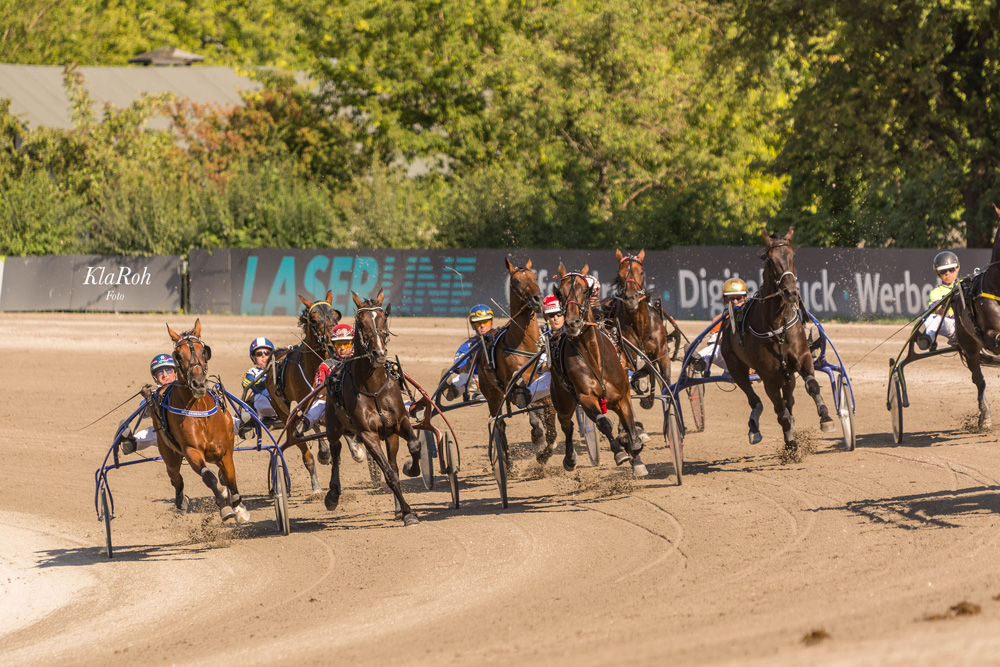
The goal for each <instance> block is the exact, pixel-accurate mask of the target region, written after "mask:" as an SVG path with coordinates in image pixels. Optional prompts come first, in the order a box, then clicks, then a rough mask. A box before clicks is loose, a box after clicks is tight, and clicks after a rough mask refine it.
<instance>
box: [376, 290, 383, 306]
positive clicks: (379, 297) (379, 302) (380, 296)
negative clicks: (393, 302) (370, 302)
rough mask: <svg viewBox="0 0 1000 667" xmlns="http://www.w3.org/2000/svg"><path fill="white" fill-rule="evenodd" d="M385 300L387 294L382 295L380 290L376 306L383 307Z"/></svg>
mask: <svg viewBox="0 0 1000 667" xmlns="http://www.w3.org/2000/svg"><path fill="white" fill-rule="evenodd" d="M383 299H385V294H383V293H382V289H381V288H379V291H378V294H377V295H375V305H376V306H381V305H382V300H383Z"/></svg>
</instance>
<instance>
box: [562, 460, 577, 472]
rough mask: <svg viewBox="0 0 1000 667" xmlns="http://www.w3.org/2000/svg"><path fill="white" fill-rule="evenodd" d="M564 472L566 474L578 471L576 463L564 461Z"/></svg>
mask: <svg viewBox="0 0 1000 667" xmlns="http://www.w3.org/2000/svg"><path fill="white" fill-rule="evenodd" d="M563 470H565V471H566V472H573V471H574V470H576V461H567V460H566V459H563Z"/></svg>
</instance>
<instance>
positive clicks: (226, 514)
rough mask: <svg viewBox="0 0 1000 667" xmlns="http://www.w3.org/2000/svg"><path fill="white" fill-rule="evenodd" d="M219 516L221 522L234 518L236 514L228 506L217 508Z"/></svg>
mask: <svg viewBox="0 0 1000 667" xmlns="http://www.w3.org/2000/svg"><path fill="white" fill-rule="evenodd" d="M219 516H221V517H222V520H223V521H229V520H230V519H232V518H233V517H234V516H236V512H234V511H233V508H232V507H230V506H229V505H223V506H222V507H220V508H219Z"/></svg>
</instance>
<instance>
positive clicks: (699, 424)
mask: <svg viewBox="0 0 1000 667" xmlns="http://www.w3.org/2000/svg"><path fill="white" fill-rule="evenodd" d="M685 391H687V395H688V399H690V401H691V421H692V422H693V424H694V429H692V430H694V431H696V432H701V431H702V430H704V428H705V402H704V401H703V400H702V397H703V396H704V393H705V388H704V386H703V385H700V384H693V385H691V386H690V387H688V388H687V389H686V390H685Z"/></svg>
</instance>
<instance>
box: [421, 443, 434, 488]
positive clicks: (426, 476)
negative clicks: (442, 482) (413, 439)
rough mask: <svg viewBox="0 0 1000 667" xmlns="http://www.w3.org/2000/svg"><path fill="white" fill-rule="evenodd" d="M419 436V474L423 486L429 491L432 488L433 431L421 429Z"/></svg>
mask: <svg viewBox="0 0 1000 667" xmlns="http://www.w3.org/2000/svg"><path fill="white" fill-rule="evenodd" d="M421 433H422V434H423V435H422V436H421V438H420V476H421V477H422V478H423V480H424V488H425V489H427V490H428V491H430V490H431V489H433V488H434V467H433V466H434V455H433V454H432V453H431V452H432V451H434V432H433V431H421Z"/></svg>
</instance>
